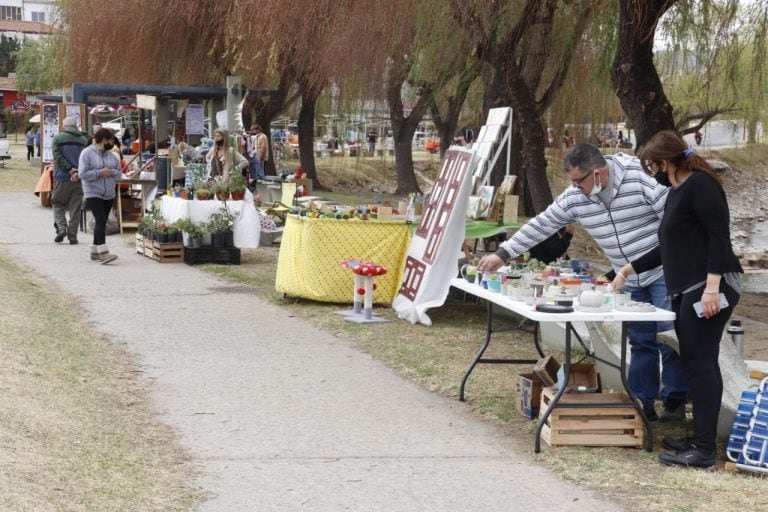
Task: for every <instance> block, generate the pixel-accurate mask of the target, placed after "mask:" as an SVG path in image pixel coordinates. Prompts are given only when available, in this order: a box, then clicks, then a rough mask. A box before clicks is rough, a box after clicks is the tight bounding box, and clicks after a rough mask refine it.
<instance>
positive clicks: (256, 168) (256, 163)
mask: <svg viewBox="0 0 768 512" xmlns="http://www.w3.org/2000/svg"><path fill="white" fill-rule="evenodd" d="M250 171H251V178H250V179H251V181H253V180H263V179H264V178H266V176H267V175H266V174H265V173H264V162H262V161H261V160H259V159H257V158H253V159H251V161H250Z"/></svg>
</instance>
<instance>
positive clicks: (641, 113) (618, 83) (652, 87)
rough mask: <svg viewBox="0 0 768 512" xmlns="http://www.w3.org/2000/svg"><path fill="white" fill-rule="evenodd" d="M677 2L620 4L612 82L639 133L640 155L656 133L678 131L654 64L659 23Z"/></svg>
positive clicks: (648, 0)
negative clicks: (654, 43)
mask: <svg viewBox="0 0 768 512" xmlns="http://www.w3.org/2000/svg"><path fill="white" fill-rule="evenodd" d="M673 3H675V2H674V1H673V0H620V1H619V11H620V12H619V30H618V33H619V39H618V45H617V47H616V56H615V58H614V60H613V65H612V67H611V82H612V83H613V88H614V90H615V91H616V95H617V96H618V98H619V102H620V103H621V107H622V109H623V110H624V112H625V113H626V114H627V116H628V117H629V120H630V124H631V125H632V126H633V128H634V130H635V137H636V139H635V140H636V144H637V145H636V147H635V151H638V150H639V149H640V148H641V147H642V146H643V145H644V144H645V143H646V141H647V140H648V139H649V138H650V137H651V136H652V135H653V134H654V133H656V132H659V131H661V130H671V129H674V127H675V120H674V117H673V114H672V105H671V104H670V103H669V100H668V99H667V96H666V94H664V88H663V86H662V84H661V80H660V79H659V75H658V74H657V72H656V66H655V65H654V63H653V40H654V32H655V28H656V23H657V22H658V20H659V18H661V16H662V15H663V14H664V13H665V12H666V11H667V9H669V8H670V7H671V6H672V4H673Z"/></svg>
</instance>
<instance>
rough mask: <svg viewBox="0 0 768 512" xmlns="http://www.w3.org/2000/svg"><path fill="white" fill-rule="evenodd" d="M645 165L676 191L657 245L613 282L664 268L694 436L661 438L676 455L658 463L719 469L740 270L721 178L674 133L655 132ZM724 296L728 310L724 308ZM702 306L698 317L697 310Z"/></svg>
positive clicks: (644, 152) (643, 158) (617, 283)
mask: <svg viewBox="0 0 768 512" xmlns="http://www.w3.org/2000/svg"><path fill="white" fill-rule="evenodd" d="M640 160H641V161H642V162H644V163H645V165H646V167H647V169H648V172H649V174H651V175H653V176H654V177H655V178H656V179H657V180H658V181H659V182H660V183H662V184H665V185H667V186H671V187H672V188H671V189H670V191H669V194H667V202H666V206H665V209H664V218H663V219H662V221H661V225H660V226H659V247H658V248H657V249H655V250H654V251H651V252H649V253H647V254H645V255H644V256H643V257H641V258H639V259H637V260H635V261H633V262H632V263H630V264H628V265H625V266H624V267H623V268H621V269H620V270H619V272H618V273H617V275H616V278H615V280H614V282H613V284H614V287H617V286H618V287H621V286H623V285H624V283H625V282H626V277H627V276H628V275H630V274H632V273H635V272H643V271H645V270H647V269H649V268H653V267H655V266H657V265H658V264H659V263H662V264H663V267H664V278H665V279H666V283H667V289H668V291H669V293H670V295H671V296H672V310H673V311H674V312H675V314H676V315H677V319H676V320H675V333H676V334H677V338H678V341H679V343H680V357H681V359H682V361H683V366H684V368H685V372H686V375H687V377H688V384H689V387H690V391H689V400H690V402H691V404H692V405H693V435H692V436H690V437H684V438H669V437H667V438H664V440H663V443H664V446H665V447H667V448H669V449H671V450H673V452H671V453H662V454H661V455H660V456H659V460H660V461H661V462H662V463H664V464H668V465H673V466H685V467H689V466H690V467H703V468H710V467H712V466H714V465H715V439H716V436H717V417H718V414H719V413H720V402H721V400H722V396H723V377H722V375H721V373H720V366H719V364H718V355H719V351H720V339H721V338H722V336H723V330H724V329H725V326H726V324H727V323H728V319H729V318H730V316H731V313H732V312H733V308H734V307H735V306H736V303H737V302H738V301H739V294H740V291H741V287H740V275H739V274H740V273H742V272H743V270H742V268H741V265H740V264H739V260H738V259H737V258H736V256H735V255H734V253H733V248H732V246H731V237H730V229H729V225H730V214H729V211H728V202H727V200H726V197H725V191H724V190H723V186H722V180H721V179H720V177H719V176H718V175H717V174H716V173H715V171H714V170H713V169H712V167H711V166H710V165H709V164H708V163H707V162H706V161H705V160H704V159H703V158H701V157H700V156H698V155H697V154H696V153H695V151H694V150H693V149H692V148H690V147H688V144H686V142H685V141H684V140H683V138H682V137H681V136H680V135H679V134H677V133H676V132H673V131H663V132H659V133H657V134H656V135H654V136H653V137H652V138H651V140H650V141H648V143H647V144H646V145H645V147H644V148H643V150H642V152H641V154H640ZM721 296H723V297H724V298H725V299H726V301H727V304H728V305H727V306H721ZM698 302H701V310H700V311H701V313H702V314H701V316H699V315H698V314H697V312H696V309H695V308H694V304H696V303H698Z"/></svg>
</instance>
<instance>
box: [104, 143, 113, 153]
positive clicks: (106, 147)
mask: <svg viewBox="0 0 768 512" xmlns="http://www.w3.org/2000/svg"><path fill="white" fill-rule="evenodd" d="M113 147H115V145H114V144H110V143H109V142H105V143H104V151H109V150H110V149H112V148H113Z"/></svg>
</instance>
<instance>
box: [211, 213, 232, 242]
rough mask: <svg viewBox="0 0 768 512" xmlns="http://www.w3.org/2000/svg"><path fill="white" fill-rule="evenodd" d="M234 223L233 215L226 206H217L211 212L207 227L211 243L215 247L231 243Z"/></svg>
mask: <svg viewBox="0 0 768 512" xmlns="http://www.w3.org/2000/svg"><path fill="white" fill-rule="evenodd" d="M234 225H235V215H234V214H233V213H232V212H230V211H229V209H228V208H226V207H221V208H219V210H218V211H215V212H213V213H212V214H211V216H210V218H209V219H208V223H207V227H208V231H209V232H210V233H211V245H213V246H214V247H216V248H222V247H231V246H232V245H233V238H234V237H233V234H232V229H233V227H234Z"/></svg>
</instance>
